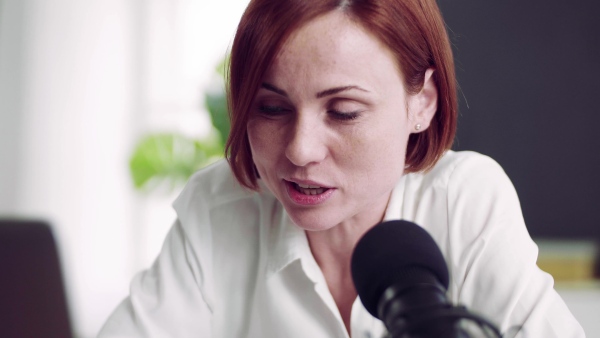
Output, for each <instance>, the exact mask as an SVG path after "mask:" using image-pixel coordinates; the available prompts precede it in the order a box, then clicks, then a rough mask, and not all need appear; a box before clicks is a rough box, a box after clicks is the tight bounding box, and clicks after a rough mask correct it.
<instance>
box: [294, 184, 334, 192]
mask: <svg viewBox="0 0 600 338" xmlns="http://www.w3.org/2000/svg"><path fill="white" fill-rule="evenodd" d="M291 183H292V186H293V187H294V189H295V190H296V191H298V192H299V193H301V194H304V195H320V194H322V193H324V192H325V191H327V190H329V188H324V187H320V186H316V185H309V184H299V183H294V182H291Z"/></svg>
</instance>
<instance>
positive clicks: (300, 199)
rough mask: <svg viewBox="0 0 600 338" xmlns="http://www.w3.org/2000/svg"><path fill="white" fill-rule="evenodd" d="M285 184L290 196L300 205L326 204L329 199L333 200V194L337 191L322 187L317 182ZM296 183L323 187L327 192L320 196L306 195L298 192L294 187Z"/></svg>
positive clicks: (300, 181) (299, 181)
mask: <svg viewBox="0 0 600 338" xmlns="http://www.w3.org/2000/svg"><path fill="white" fill-rule="evenodd" d="M284 182H285V186H286V188H287V193H288V196H289V197H290V199H291V200H292V201H293V202H294V203H296V204H299V205H318V204H321V203H325V201H327V200H328V199H329V198H331V196H332V195H333V193H334V192H335V190H336V189H335V188H327V187H326V186H324V185H321V184H319V183H317V182H313V181H304V180H298V181H297V180H294V182H290V181H287V180H284ZM294 183H300V184H307V185H316V186H320V187H323V188H325V189H326V190H325V191H323V193H321V194H318V195H305V194H303V193H301V192H299V191H298V190H296V188H295V187H294Z"/></svg>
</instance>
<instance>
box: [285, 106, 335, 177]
mask: <svg viewBox="0 0 600 338" xmlns="http://www.w3.org/2000/svg"><path fill="white" fill-rule="evenodd" d="M289 133H290V135H289V137H288V143H287V145H286V148H285V156H286V157H287V158H288V159H289V160H290V162H292V163H293V164H294V165H296V166H299V167H303V166H307V165H309V164H313V163H320V162H321V161H323V160H324V159H325V157H326V156H327V144H326V134H325V130H323V128H321V126H320V125H319V122H318V121H313V120H311V119H309V118H301V117H297V118H296V120H295V121H294V123H293V126H292V128H290V131H289Z"/></svg>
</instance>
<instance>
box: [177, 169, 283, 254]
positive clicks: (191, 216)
mask: <svg viewBox="0 0 600 338" xmlns="http://www.w3.org/2000/svg"><path fill="white" fill-rule="evenodd" d="M271 196H272V195H271V194H270V193H269V192H268V191H262V192H256V191H253V190H249V189H247V188H244V187H242V186H241V185H240V184H239V183H238V181H237V180H236V179H235V176H234V175H233V172H232V171H231V169H230V167H229V164H228V163H227V161H226V160H220V161H218V162H216V163H214V164H212V165H210V166H208V167H206V168H204V169H202V170H200V171H198V172H197V173H195V174H194V175H193V176H192V177H191V178H190V180H189V182H188V183H187V185H186V186H185V188H184V189H183V191H182V192H181V194H180V195H179V197H178V198H177V199H176V200H175V202H174V203H173V208H174V209H175V211H176V213H177V219H178V221H179V223H180V224H181V230H182V231H183V235H184V237H185V238H186V240H187V241H188V242H189V244H190V245H191V247H193V248H195V250H196V251H197V253H198V254H202V255H208V254H209V253H211V252H212V250H213V249H214V250H217V249H218V248H221V247H222V246H223V245H225V246H226V247H233V246H236V245H237V246H236V247H235V248H233V249H235V250H233V249H232V255H226V256H227V257H229V256H233V251H244V250H250V251H253V250H255V246H256V245H258V243H259V238H258V234H259V233H260V229H259V228H260V226H261V224H262V223H261V215H262V214H263V213H264V212H267V211H269V210H267V209H268V208H267V207H266V206H269V205H272V204H273V203H270V202H269V201H270V200H271V199H272V197H271ZM236 239H237V240H236ZM238 242H243V243H244V244H243V245H238V244H239V243H238ZM219 250H220V249H219Z"/></svg>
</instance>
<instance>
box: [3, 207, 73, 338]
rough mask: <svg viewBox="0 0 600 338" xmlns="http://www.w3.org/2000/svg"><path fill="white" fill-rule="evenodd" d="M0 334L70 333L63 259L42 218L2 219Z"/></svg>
mask: <svg viewBox="0 0 600 338" xmlns="http://www.w3.org/2000/svg"><path fill="white" fill-rule="evenodd" d="M0 337H6V338H13V337H14V338H17V337H18V338H28V337H36V338H37V337H44V338H53V337H57V338H58V337H60V338H71V337H73V335H72V331H71V324H70V320H69V312H68V309H67V302H66V297H65V288H64V283H63V275H62V271H61V265H60V261H59V258H58V254H57V250H56V244H55V241H54V236H53V235H52V230H51V228H50V226H49V224H48V223H46V222H43V221H31V220H15V219H0Z"/></svg>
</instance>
